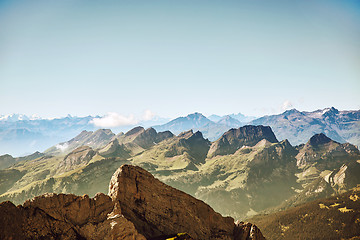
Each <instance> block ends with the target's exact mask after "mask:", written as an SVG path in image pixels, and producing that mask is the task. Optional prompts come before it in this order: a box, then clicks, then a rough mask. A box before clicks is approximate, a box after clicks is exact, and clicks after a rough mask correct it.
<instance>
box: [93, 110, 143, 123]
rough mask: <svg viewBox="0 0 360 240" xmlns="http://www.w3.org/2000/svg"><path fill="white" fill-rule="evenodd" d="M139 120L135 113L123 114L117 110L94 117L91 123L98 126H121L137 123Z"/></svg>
mask: <svg viewBox="0 0 360 240" xmlns="http://www.w3.org/2000/svg"><path fill="white" fill-rule="evenodd" d="M138 122H139V121H138V120H137V119H136V118H135V117H134V115H129V116H123V115H120V114H118V113H115V112H109V113H107V114H106V115H105V116H103V117H99V118H94V119H93V120H91V121H90V123H92V124H94V125H95V126H97V127H120V126H130V125H135V124H137V123H138Z"/></svg>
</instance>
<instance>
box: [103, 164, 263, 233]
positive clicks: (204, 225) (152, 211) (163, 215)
mask: <svg viewBox="0 0 360 240" xmlns="http://www.w3.org/2000/svg"><path fill="white" fill-rule="evenodd" d="M109 196H110V197H111V198H112V200H113V201H116V202H120V206H121V211H122V214H123V215H124V216H125V217H126V218H127V219H129V220H130V221H131V222H133V223H134V225H135V227H136V229H137V230H138V231H139V232H140V233H142V234H143V235H144V236H145V237H147V238H154V237H158V236H162V235H172V234H176V233H183V232H186V233H187V234H189V236H191V238H193V239H247V238H246V237H248V236H249V234H250V233H249V234H248V235H246V234H245V233H244V231H240V230H239V229H242V227H239V226H236V225H235V224H234V219H233V218H231V217H222V216H221V215H220V214H219V213H216V212H215V211H214V210H213V209H212V208H211V207H210V206H208V205H207V204H206V203H204V202H202V201H200V200H198V199H195V198H194V197H192V196H190V195H188V194H186V193H184V192H182V191H179V190H177V189H175V188H172V187H170V186H168V185H166V184H164V183H162V182H160V181H159V180H157V179H156V178H154V177H153V176H152V175H151V174H150V173H149V172H147V171H145V170H144V169H142V168H140V167H136V166H130V165H123V166H122V167H120V168H119V169H118V170H117V171H116V172H115V173H114V175H113V177H112V178H111V181H110V186H109ZM235 230H236V231H235ZM234 233H235V234H236V235H234ZM245 235H246V237H245V238H244V236H245ZM260 235H261V233H260ZM261 236H262V235H261ZM253 239H262V238H253Z"/></svg>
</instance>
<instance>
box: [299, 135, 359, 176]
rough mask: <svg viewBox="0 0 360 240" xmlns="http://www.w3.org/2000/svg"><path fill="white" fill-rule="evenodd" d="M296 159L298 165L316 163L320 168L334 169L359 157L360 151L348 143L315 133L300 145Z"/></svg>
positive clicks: (303, 165)
mask: <svg viewBox="0 0 360 240" xmlns="http://www.w3.org/2000/svg"><path fill="white" fill-rule="evenodd" d="M296 159H297V166H298V167H305V166H307V165H311V164H313V163H316V164H317V167H318V168H319V169H320V170H324V169H325V168H327V169H329V168H330V169H336V168H339V167H341V165H342V164H344V163H349V162H352V161H354V160H357V159H360V152H359V149H357V148H356V147H355V146H354V145H352V144H350V143H343V144H340V143H338V142H335V141H333V140H331V139H330V138H328V137H327V136H326V135H324V134H323V133H320V134H315V135H314V136H313V137H311V138H310V140H309V141H308V142H307V143H306V144H305V145H304V146H303V147H301V149H300V150H299V153H298V154H297V155H296Z"/></svg>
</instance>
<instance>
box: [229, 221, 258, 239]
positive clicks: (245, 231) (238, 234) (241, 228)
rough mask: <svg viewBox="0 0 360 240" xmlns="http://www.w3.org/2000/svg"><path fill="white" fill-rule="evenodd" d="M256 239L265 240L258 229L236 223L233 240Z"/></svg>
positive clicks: (247, 224) (246, 224) (251, 225)
mask: <svg viewBox="0 0 360 240" xmlns="http://www.w3.org/2000/svg"><path fill="white" fill-rule="evenodd" d="M243 239H244V240H245V239H256V240H265V237H264V236H263V235H262V233H261V231H260V229H259V228H258V227H257V226H256V225H254V224H251V223H248V222H246V223H244V222H240V221H236V223H235V228H234V240H243Z"/></svg>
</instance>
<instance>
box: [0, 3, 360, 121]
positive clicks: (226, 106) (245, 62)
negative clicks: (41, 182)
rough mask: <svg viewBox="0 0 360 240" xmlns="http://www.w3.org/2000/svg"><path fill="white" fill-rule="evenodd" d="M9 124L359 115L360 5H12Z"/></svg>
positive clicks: (6, 82) (3, 76)
mask: <svg viewBox="0 0 360 240" xmlns="http://www.w3.org/2000/svg"><path fill="white" fill-rule="evenodd" d="M0 22H1V23H2V27H1V28H0V52H1V58H0V86H1V87H2V89H3V92H2V94H1V95H0V101H1V103H2V104H1V106H0V115H5V114H11V113H21V114H26V115H32V114H36V115H38V116H41V117H44V118H48V117H59V116H66V115H67V114H71V115H77V116H87V115H92V116H94V115H105V114H107V113H109V112H112V113H118V114H119V115H121V116H124V117H127V118H131V116H138V117H141V116H143V115H144V116H145V114H146V113H149V114H150V115H151V114H152V115H154V114H156V115H159V116H162V117H167V118H175V117H178V116H185V115H187V114H189V113H193V112H201V113H203V114H204V115H206V116H208V115H211V114H218V115H226V114H229V113H238V112H240V113H243V114H245V115H248V116H256V117H260V116H263V115H270V114H279V113H281V112H283V111H284V110H286V109H291V108H296V109H298V110H300V111H314V110H317V109H323V108H327V107H331V106H334V107H335V108H337V109H340V110H358V109H360V94H358V93H359V90H360V81H359V80H360V68H359V66H360V24H359V23H360V3H359V2H358V1H312V2H303V1H291V2H287V1H260V2H250V1H196V2H193V1H181V2H169V1H153V2H151V3H150V2H148V1H137V2H129V1H106V2H98V1H92V0H91V1H70V0H68V1H58V2H48V1H31V2H27V1H16V2H15V1H1V2H0Z"/></svg>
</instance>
